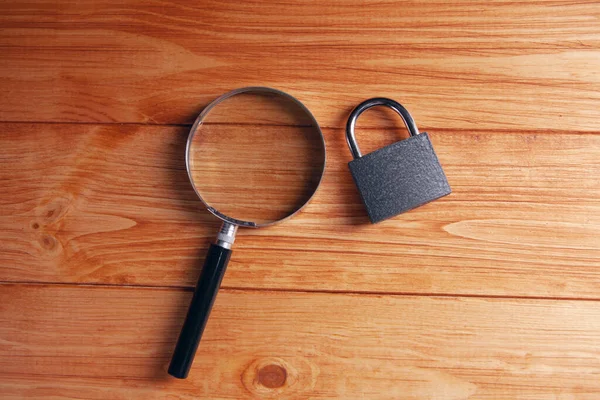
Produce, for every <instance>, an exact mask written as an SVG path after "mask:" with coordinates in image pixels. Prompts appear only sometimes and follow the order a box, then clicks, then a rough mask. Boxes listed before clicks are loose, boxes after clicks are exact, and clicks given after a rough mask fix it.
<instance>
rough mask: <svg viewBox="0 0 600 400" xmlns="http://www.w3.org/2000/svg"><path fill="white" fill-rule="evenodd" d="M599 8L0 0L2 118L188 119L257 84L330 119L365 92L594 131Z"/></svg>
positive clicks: (338, 121) (473, 117)
mask: <svg viewBox="0 0 600 400" xmlns="http://www.w3.org/2000/svg"><path fill="white" fill-rule="evenodd" d="M599 18H600V8H599V7H598V6H597V3H596V2H595V1H577V2H573V1H554V0H552V1H545V0H544V1H528V2H520V3H515V2H513V1H504V0H502V1H500V0H499V1H493V2H489V1H485V2H472V1H453V2H450V3H444V2H439V1H435V2H433V1H429V2H427V1H426V2H422V1H414V2H403V3H402V6H399V5H398V4H397V3H394V2H376V3H370V4H365V3H364V2H362V1H360V0H345V1H337V2H335V3H333V4H332V3H331V2H322V1H318V0H312V1H302V2H285V3H277V4H276V5H273V4H272V3H270V2H262V1H245V2H238V1H208V2H202V4H198V5H197V6H194V5H189V4H185V5H184V4H176V3H171V2H154V1H144V2H138V1H133V0H127V1H117V2H114V1H109V0H105V1H89V0H86V1H78V2H75V3H60V4H58V3H56V2H55V1H49V0H47V1H42V0H39V1H35V2H22V1H4V2H2V4H1V5H0V27H1V28H2V29H0V46H1V48H2V57H1V58H0V85H1V86H2V88H3V90H2V92H1V93H0V119H1V120H4V121H8V120H10V121H15V120H18V121H79V122H90V121H97V122H148V123H183V122H187V123H189V122H191V121H192V120H193V118H194V117H195V115H196V114H197V113H198V111H199V110H200V109H201V108H202V107H203V106H204V105H205V104H207V103H208V102H209V101H210V100H212V99H213V98H215V97H216V96H218V95H220V94H221V93H224V92H225V91H227V90H230V89H233V88H236V87H241V86H247V85H256V84H258V85H268V86H274V87H278V88H281V89H283V90H286V91H289V92H291V93H292V94H293V95H296V96H297V97H299V98H300V99H301V100H302V101H304V102H306V104H307V105H308V106H309V107H310V108H311V109H312V110H313V111H314V112H315V114H316V116H317V118H318V119H319V121H320V122H321V123H322V124H323V125H325V126H329V127H341V126H343V123H344V121H345V118H346V116H347V114H348V112H349V110H350V109H351V108H352V107H353V106H355V105H356V104H358V102H360V101H362V100H364V99H365V98H368V97H372V96H377V95H379V96H389V97H392V98H396V99H397V100H399V101H401V102H403V103H404V104H405V105H406V106H407V107H408V108H409V109H410V110H411V111H412V112H413V113H414V115H415V118H416V120H417V121H423V122H421V123H422V124H423V123H424V124H426V125H427V126H430V127H434V128H450V129H467V130H479V129H510V130H517V129H529V130H539V129H556V128H559V129H561V130H575V131H597V130H598V117H597V104H598V102H599V100H600V75H599V74H597V71H598V70H599V69H600V24H598V19H599Z"/></svg>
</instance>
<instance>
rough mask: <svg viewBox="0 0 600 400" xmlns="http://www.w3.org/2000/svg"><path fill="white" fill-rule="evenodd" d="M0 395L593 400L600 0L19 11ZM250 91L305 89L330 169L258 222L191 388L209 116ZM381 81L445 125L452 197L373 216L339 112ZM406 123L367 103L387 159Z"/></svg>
mask: <svg viewBox="0 0 600 400" xmlns="http://www.w3.org/2000/svg"><path fill="white" fill-rule="evenodd" d="M0 11H1V12H0V45H1V48H2V52H1V57H0V83H1V88H2V90H1V92H0V121H2V122H1V123H0V183H1V188H2V196H0V202H1V206H0V280H1V282H2V283H1V286H0V309H1V311H2V312H1V314H0V318H1V322H0V397H1V398H3V399H20V398H32V399H50V398H52V399H57V398H89V399H163V398H169V399H192V398H202V399H209V398H210V399H245V398H281V399H306V398H310V399H325V398H343V399H467V398H468V399H565V400H566V399H598V398H600V303H599V301H600V268H599V267H600V135H598V133H599V132H600V129H599V126H600V6H599V5H598V4H597V3H595V2H591V1H590V2H586V1H583V2H572V1H528V2H506V1H497V2H488V1H485V2H470V1H469V2H467V1H465V2H460V1H457V2H408V3H405V2H402V3H394V2H372V3H371V2H362V1H356V0H347V1H334V2H323V1H316V0H310V1H302V2H301V1H297V2H296V1H291V2H277V3H271V2H259V1H256V2H255V1H225V2H213V1H206V2H201V3H196V4H194V3H192V2H190V3H187V4H186V3H181V4H177V3H174V2H166V1H143V2H137V1H131V0H123V1H114V2H111V1H108V0H107V1H98V2H91V1H87V0H83V1H78V2H56V1H44V0H36V1H31V2H22V1H21V2H18V1H4V2H2V4H1V5H0ZM247 85H266V86H272V87H276V88H279V89H282V90H284V91H287V92H289V93H290V94H292V95H294V96H296V97H297V98H299V99H300V100H301V101H302V102H304V103H305V104H306V105H307V106H308V107H309V108H310V109H311V110H312V111H313V112H314V114H315V116H316V118H317V120H318V121H319V122H320V124H321V125H322V126H323V127H324V134H325V139H326V145H327V151H328V157H329V160H328V167H327V170H326V175H325V180H324V182H323V186H322V188H321V189H320V191H319V192H318V194H317V197H316V198H315V199H314V201H313V202H312V203H311V204H310V205H309V207H307V208H306V209H305V211H303V212H302V213H301V214H300V215H299V216H298V217H296V218H295V219H292V220H290V221H288V222H286V223H285V224H282V225H279V226H275V227H273V228H268V229H265V230H245V231H243V232H240V234H239V236H238V239H237V242H236V246H235V251H234V255H233V258H232V261H231V264H230V265H229V269H228V271H227V274H226V276H225V280H224V282H223V287H222V290H221V292H220V293H219V296H218V298H217V301H216V303H215V307H214V310H213V313H212V316H211V319H210V321H209V324H208V327H207V329H206V332H205V337H204V339H203V342H202V343H203V344H202V345H201V346H200V349H199V352H198V355H197V358H196V362H195V365H194V367H193V369H192V372H191V374H190V377H189V378H188V379H187V380H176V379H174V378H171V377H169V376H168V375H167V374H166V366H167V364H168V362H169V358H170V355H171V352H172V350H173V347H174V344H175V340H176V337H177V333H178V331H179V329H180V326H181V324H182V321H183V317H184V315H185V312H186V308H187V304H188V302H189V300H190V296H191V291H192V288H193V286H194V283H195V281H196V280H197V278H198V275H199V273H200V268H199V266H198V261H197V259H198V258H201V257H202V256H203V254H204V252H205V251H206V248H207V247H208V244H209V242H210V241H211V240H212V239H213V237H214V233H215V230H216V229H217V228H218V222H217V221H216V220H215V218H214V217H212V216H211V215H210V214H209V213H208V212H206V211H205V210H203V209H202V207H201V206H200V203H199V202H198V201H197V199H196V198H195V195H194V193H193V191H192V189H191V187H190V185H189V182H188V181H187V176H186V173H185V166H184V161H183V153H184V146H185V140H186V136H187V132H188V131H189V125H190V124H191V122H192V121H193V119H194V118H195V116H196V115H197V114H198V112H199V111H200V110H201V109H202V108H203V107H204V106H205V105H206V104H208V102H209V101H211V100H212V99H214V98H215V97H217V96H218V95H220V94H222V93H224V92H226V91H228V90H231V89H234V88H236V87H242V86H247ZM372 96H388V97H391V98H393V99H396V100H398V101H400V102H402V103H403V104H404V105H405V106H406V107H407V108H408V109H409V110H410V111H411V112H412V114H413V116H414V118H415V120H416V121H417V123H418V124H419V126H420V128H422V130H426V131H428V132H429V133H430V135H431V137H432V141H433V143H434V145H435V148H436V151H437V153H438V156H439V158H440V161H441V163H442V165H443V166H444V169H445V171H446V174H447V175H448V179H449V181H450V184H451V186H452V188H453V191H454V192H453V194H452V195H451V196H449V197H446V198H444V199H442V200H439V201H437V202H434V203H431V204H429V205H426V206H424V207H422V208H419V209H417V210H414V211H411V212H409V213H406V214H403V215H401V216H398V217H396V218H393V219H391V220H388V221H386V222H383V223H381V224H379V225H370V224H368V223H367V222H366V219H365V214H364V210H363V208H362V205H361V204H360V200H359V197H358V195H357V193H356V190H355V188H354V186H353V183H352V181H351V178H350V174H349V173H348V170H347V166H346V163H347V162H348V161H349V160H350V152H349V151H348V149H347V147H346V144H345V139H344V132H343V126H344V124H345V121H346V118H347V116H348V113H349V111H350V110H351V109H352V108H353V107H354V106H355V105H356V104H358V103H359V102H360V101H362V100H364V99H366V98H368V97H372ZM396 125H397V119H394V118H392V117H391V116H390V114H389V113H385V112H384V113H381V112H380V113H376V112H369V113H368V114H366V115H365V118H364V119H361V129H362V130H363V131H362V134H361V133H359V137H360V140H361V145H362V147H363V148H364V149H365V150H366V151H370V150H374V149H375V148H377V147H378V146H381V145H383V144H387V143H391V142H393V141H395V140H398V136H397V133H396V132H395V131H394V126H396Z"/></svg>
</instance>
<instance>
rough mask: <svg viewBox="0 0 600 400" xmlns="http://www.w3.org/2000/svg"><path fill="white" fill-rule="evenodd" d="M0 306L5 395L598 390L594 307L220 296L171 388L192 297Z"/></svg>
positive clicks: (598, 333) (44, 296)
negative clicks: (169, 372)
mask: <svg viewBox="0 0 600 400" xmlns="http://www.w3.org/2000/svg"><path fill="white" fill-rule="evenodd" d="M0 299H1V301H0V308H1V310H2V313H1V314H0V319H1V321H2V323H0V339H1V342H0V395H1V396H2V398H4V399H22V398H35V399H46V398H48V399H50V398H111V399H163V398H182V399H195V398H211V399H250V398H267V399H268V398H286V399H306V398H311V399H326V398H345V399H358V398H366V399H396V398H403V399H420V400H423V399H440V398H443V399H467V398H469V399H500V398H503V399H533V398H535V399H557V398H577V399H595V398H597V397H598V395H599V394H600V386H599V382H600V349H599V348H598V342H599V341H600V309H599V308H598V307H597V304H596V303H595V302H581V301H579V302H574V301H547V300H544V301H539V300H508V299H475V298H470V299H469V298H462V299H460V298H436V297H427V298H424V297H413V296H372V295H361V296H356V295H347V294H327V293H321V294H318V293H277V292H260V293H257V292H255V291H237V290H236V291H232V290H223V291H221V293H220V294H219V296H218V298H217V301H216V303H215V307H214V310H213V314H212V317H211V319H210V321H209V323H208V327H207V329H206V332H205V336H204V339H203V342H202V344H201V346H200V349H199V352H198V356H197V358H196V362H195V364H194V368H193V369H192V371H191V374H190V377H189V378H188V379H187V380H176V379H173V378H168V377H167V376H166V373H165V370H166V366H167V364H168V359H169V357H170V353H171V351H172V348H173V346H174V342H175V339H176V337H177V331H178V329H179V325H180V324H181V322H182V319H183V315H184V312H185V308H186V303H187V302H188V301H189V299H190V293H188V292H182V291H176V290H157V289H123V288H103V287H84V286H75V287H74V286H57V285H53V286H36V285H26V286H24V285H2V286H1V290H0ZM339 310H345V311H344V312H342V313H341V312H339ZM282 377H283V378H282Z"/></svg>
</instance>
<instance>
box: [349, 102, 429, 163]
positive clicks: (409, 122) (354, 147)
mask: <svg viewBox="0 0 600 400" xmlns="http://www.w3.org/2000/svg"><path fill="white" fill-rule="evenodd" d="M376 106H385V107H389V108H391V109H392V110H394V111H396V112H397V113H398V115H400V117H402V120H403V121H404V125H406V128H407V129H408V133H410V136H416V135H418V134H419V129H418V128H417V124H416V123H415V120H414V119H413V118H412V117H411V115H410V113H409V112H408V110H407V109H406V108H404V106H403V105H402V104H400V103H398V102H397V101H394V100H392V99H388V98H385V97H374V98H372V99H368V100H365V101H363V102H362V103H360V104H359V105H357V106H356V108H354V110H352V112H351V113H350V117H348V122H347V123H346V141H347V142H348V147H350V152H351V153H352V157H353V158H354V159H357V158H360V157H362V153H361V152H360V149H359V148H358V144H357V143H356V135H355V134H354V128H355V127H356V120H357V119H358V117H359V116H360V114H362V113H363V112H365V111H367V110H368V109H369V108H371V107H376Z"/></svg>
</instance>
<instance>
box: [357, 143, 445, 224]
mask: <svg viewBox="0 0 600 400" xmlns="http://www.w3.org/2000/svg"><path fill="white" fill-rule="evenodd" d="M348 167H349V168H350V172H351V173H352V178H354V182H355V183H356V186H357V187H358V191H359V192H360V196H361V198H362V200H363V203H364V204H365V207H366V208H367V213H368V215H369V219H370V220H371V222H373V223H376V222H379V221H382V220H384V219H387V218H391V217H393V216H396V215H398V214H400V213H403V212H405V211H408V210H411V209H413V208H416V207H419V206H421V205H423V204H425V203H429V202H430V201H433V200H436V199H439V198H440V197H443V196H446V195H448V194H450V193H451V192H452V190H451V189H450V185H449V184H448V180H447V179H446V175H445V174H444V171H443V170H442V166H441V165H440V162H439V160H438V158H437V156H436V154H435V152H434V150H433V146H432V145H431V141H430V140H429V135H427V133H426V132H423V133H421V134H419V135H416V136H411V137H409V138H408V139H405V140H402V141H400V142H396V143H394V144H391V145H389V146H386V147H383V148H381V149H379V150H376V151H374V152H372V153H369V154H367V155H365V156H363V157H360V158H357V159H355V160H352V161H350V162H349V163H348Z"/></svg>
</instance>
